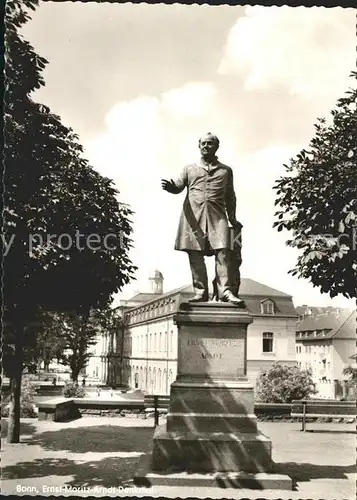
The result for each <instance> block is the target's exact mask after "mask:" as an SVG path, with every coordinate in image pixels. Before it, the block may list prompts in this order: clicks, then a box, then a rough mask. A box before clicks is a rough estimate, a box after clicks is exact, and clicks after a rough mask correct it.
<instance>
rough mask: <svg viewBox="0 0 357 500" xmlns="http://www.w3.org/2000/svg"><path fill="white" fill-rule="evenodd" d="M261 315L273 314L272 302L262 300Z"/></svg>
mask: <svg viewBox="0 0 357 500" xmlns="http://www.w3.org/2000/svg"><path fill="white" fill-rule="evenodd" d="M261 312H262V314H274V302H273V301H272V300H264V301H263V302H261Z"/></svg>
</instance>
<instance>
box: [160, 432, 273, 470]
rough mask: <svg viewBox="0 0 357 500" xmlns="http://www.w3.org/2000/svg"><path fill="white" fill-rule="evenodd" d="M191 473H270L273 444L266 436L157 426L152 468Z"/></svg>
mask: <svg viewBox="0 0 357 500" xmlns="http://www.w3.org/2000/svg"><path fill="white" fill-rule="evenodd" d="M170 467H173V468H174V469H176V470H181V471H192V472H213V471H217V472H226V471H236V472H241V471H244V472H269V471H270V470H271V467H272V460H271V441H270V440H269V438H267V437H266V436H264V434H262V433H260V432H258V433H257V434H253V433H242V432H237V433H219V432H215V433H209V432H207V433H189V432H182V433H179V432H174V433H173V432H167V430H166V424H163V425H160V426H158V427H156V429H155V433H154V438H153V453H152V469H153V471H163V470H167V469H169V468H170Z"/></svg>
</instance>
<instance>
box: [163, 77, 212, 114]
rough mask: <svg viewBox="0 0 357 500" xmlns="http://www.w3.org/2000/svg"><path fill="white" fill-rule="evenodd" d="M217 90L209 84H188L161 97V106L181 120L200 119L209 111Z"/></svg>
mask: <svg viewBox="0 0 357 500" xmlns="http://www.w3.org/2000/svg"><path fill="white" fill-rule="evenodd" d="M216 94H217V89H216V87H215V86H214V85H213V83H211V82H207V83H206V82H204V83H189V84H187V85H184V86H183V87H181V88H178V89H174V90H170V91H168V92H165V93H164V94H163V95H162V105H163V107H164V108H165V109H167V110H168V111H169V112H171V113H173V114H174V115H178V116H180V117H182V118H187V117H200V116H202V115H204V114H206V113H207V111H208V110H210V109H211V107H212V105H213V103H214V98H215V96H216Z"/></svg>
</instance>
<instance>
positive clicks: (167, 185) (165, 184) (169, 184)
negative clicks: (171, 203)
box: [161, 179, 177, 193]
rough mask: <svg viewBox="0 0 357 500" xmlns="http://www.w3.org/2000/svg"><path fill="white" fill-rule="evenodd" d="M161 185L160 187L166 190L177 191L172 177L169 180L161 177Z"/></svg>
mask: <svg viewBox="0 0 357 500" xmlns="http://www.w3.org/2000/svg"><path fill="white" fill-rule="evenodd" d="M161 187H162V189H164V190H165V191H168V192H169V193H176V191H177V187H176V184H175V183H174V181H173V180H172V179H171V180H169V181H168V180H166V179H161Z"/></svg>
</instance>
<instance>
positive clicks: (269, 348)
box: [263, 332, 274, 352]
mask: <svg viewBox="0 0 357 500" xmlns="http://www.w3.org/2000/svg"><path fill="white" fill-rule="evenodd" d="M273 337H274V334H273V333H272V332H264V333H263V352H273Z"/></svg>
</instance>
